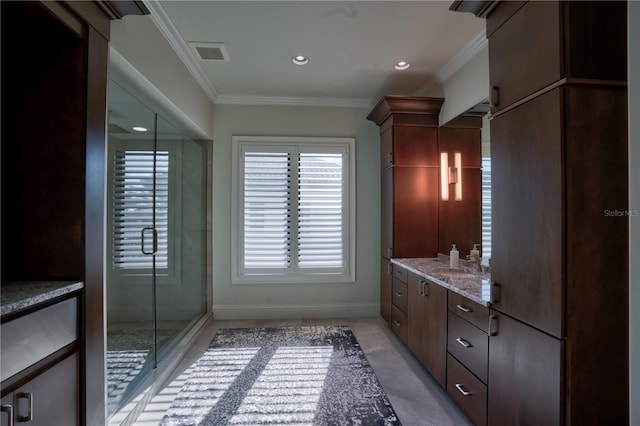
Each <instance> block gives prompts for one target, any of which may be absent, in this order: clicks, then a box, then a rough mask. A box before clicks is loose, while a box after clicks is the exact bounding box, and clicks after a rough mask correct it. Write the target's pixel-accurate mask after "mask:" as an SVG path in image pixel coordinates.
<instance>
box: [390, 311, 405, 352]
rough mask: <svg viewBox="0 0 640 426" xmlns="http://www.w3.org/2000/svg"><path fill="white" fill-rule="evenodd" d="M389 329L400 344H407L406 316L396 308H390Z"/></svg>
mask: <svg viewBox="0 0 640 426" xmlns="http://www.w3.org/2000/svg"><path fill="white" fill-rule="evenodd" d="M391 329H392V330H393V332H394V333H396V335H398V337H399V338H400V340H402V343H404V344H405V345H406V344H407V315H405V313H404V312H402V311H401V310H400V309H398V307H397V306H395V305H394V306H392V307H391Z"/></svg>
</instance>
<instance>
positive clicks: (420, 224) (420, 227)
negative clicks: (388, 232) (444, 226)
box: [392, 167, 439, 257]
mask: <svg viewBox="0 0 640 426" xmlns="http://www.w3.org/2000/svg"><path fill="white" fill-rule="evenodd" d="M438 175H439V169H438V168H436V167H394V168H393V194H394V197H393V198H394V202H393V250H392V253H393V257H435V256H436V255H437V253H438Z"/></svg>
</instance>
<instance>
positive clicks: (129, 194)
mask: <svg viewBox="0 0 640 426" xmlns="http://www.w3.org/2000/svg"><path fill="white" fill-rule="evenodd" d="M113 161H114V164H113V194H112V195H113V209H112V214H113V219H112V220H113V241H112V250H113V253H112V259H113V267H114V268H115V269H151V267H152V256H150V255H144V254H143V253H142V250H141V248H142V230H143V228H145V227H151V226H152V225H153V214H154V212H153V209H154V197H153V195H154V187H153V185H154V182H153V172H154V168H153V161H154V155H153V151H137V150H123V151H117V152H116V153H115V155H114V158H113ZM155 172H156V182H155V220H156V229H157V231H158V251H157V253H156V268H160V269H165V268H168V267H169V264H168V263H169V261H168V239H167V238H168V224H169V214H168V209H169V153H168V152H166V151H160V152H157V153H156V170H155ZM152 244H153V243H152V235H151V232H148V233H147V234H146V239H145V250H146V251H151V250H152Z"/></svg>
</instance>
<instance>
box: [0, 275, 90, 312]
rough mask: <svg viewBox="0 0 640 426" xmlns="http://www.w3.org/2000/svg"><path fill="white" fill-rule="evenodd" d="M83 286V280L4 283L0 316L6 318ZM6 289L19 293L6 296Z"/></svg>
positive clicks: (80, 288)
mask: <svg viewBox="0 0 640 426" xmlns="http://www.w3.org/2000/svg"><path fill="white" fill-rule="evenodd" d="M19 287H20V290H21V291H19V292H18V291H17V290H16V289H17V288H19ZM29 287H32V288H29ZM83 288H84V283H83V282H82V281H50V282H47V281H34V282H26V281H25V282H11V283H3V285H2V293H3V295H2V299H3V300H2V304H1V306H0V318H2V319H4V318H5V317H8V316H10V315H13V314H16V313H18V312H21V311H24V310H26V309H30V308H33V307H36V306H37V305H40V304H43V303H46V302H48V301H50V300H52V299H55V298H57V297H60V296H65V295H67V294H70V293H73V292H76V291H79V290H82V289H83ZM6 291H10V292H11V291H13V292H15V293H17V294H15V295H13V294H10V295H9V297H6V294H5V292H6ZM6 299H10V300H6Z"/></svg>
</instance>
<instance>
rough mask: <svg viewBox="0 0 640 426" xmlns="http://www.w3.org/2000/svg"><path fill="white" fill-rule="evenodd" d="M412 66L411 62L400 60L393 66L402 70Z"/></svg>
mask: <svg viewBox="0 0 640 426" xmlns="http://www.w3.org/2000/svg"><path fill="white" fill-rule="evenodd" d="M410 66H411V64H410V63H409V62H407V61H400V62H397V63H396V64H395V65H394V66H393V68H395V69H397V70H398V71H402V70H406V69H407V68H409V67H410Z"/></svg>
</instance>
